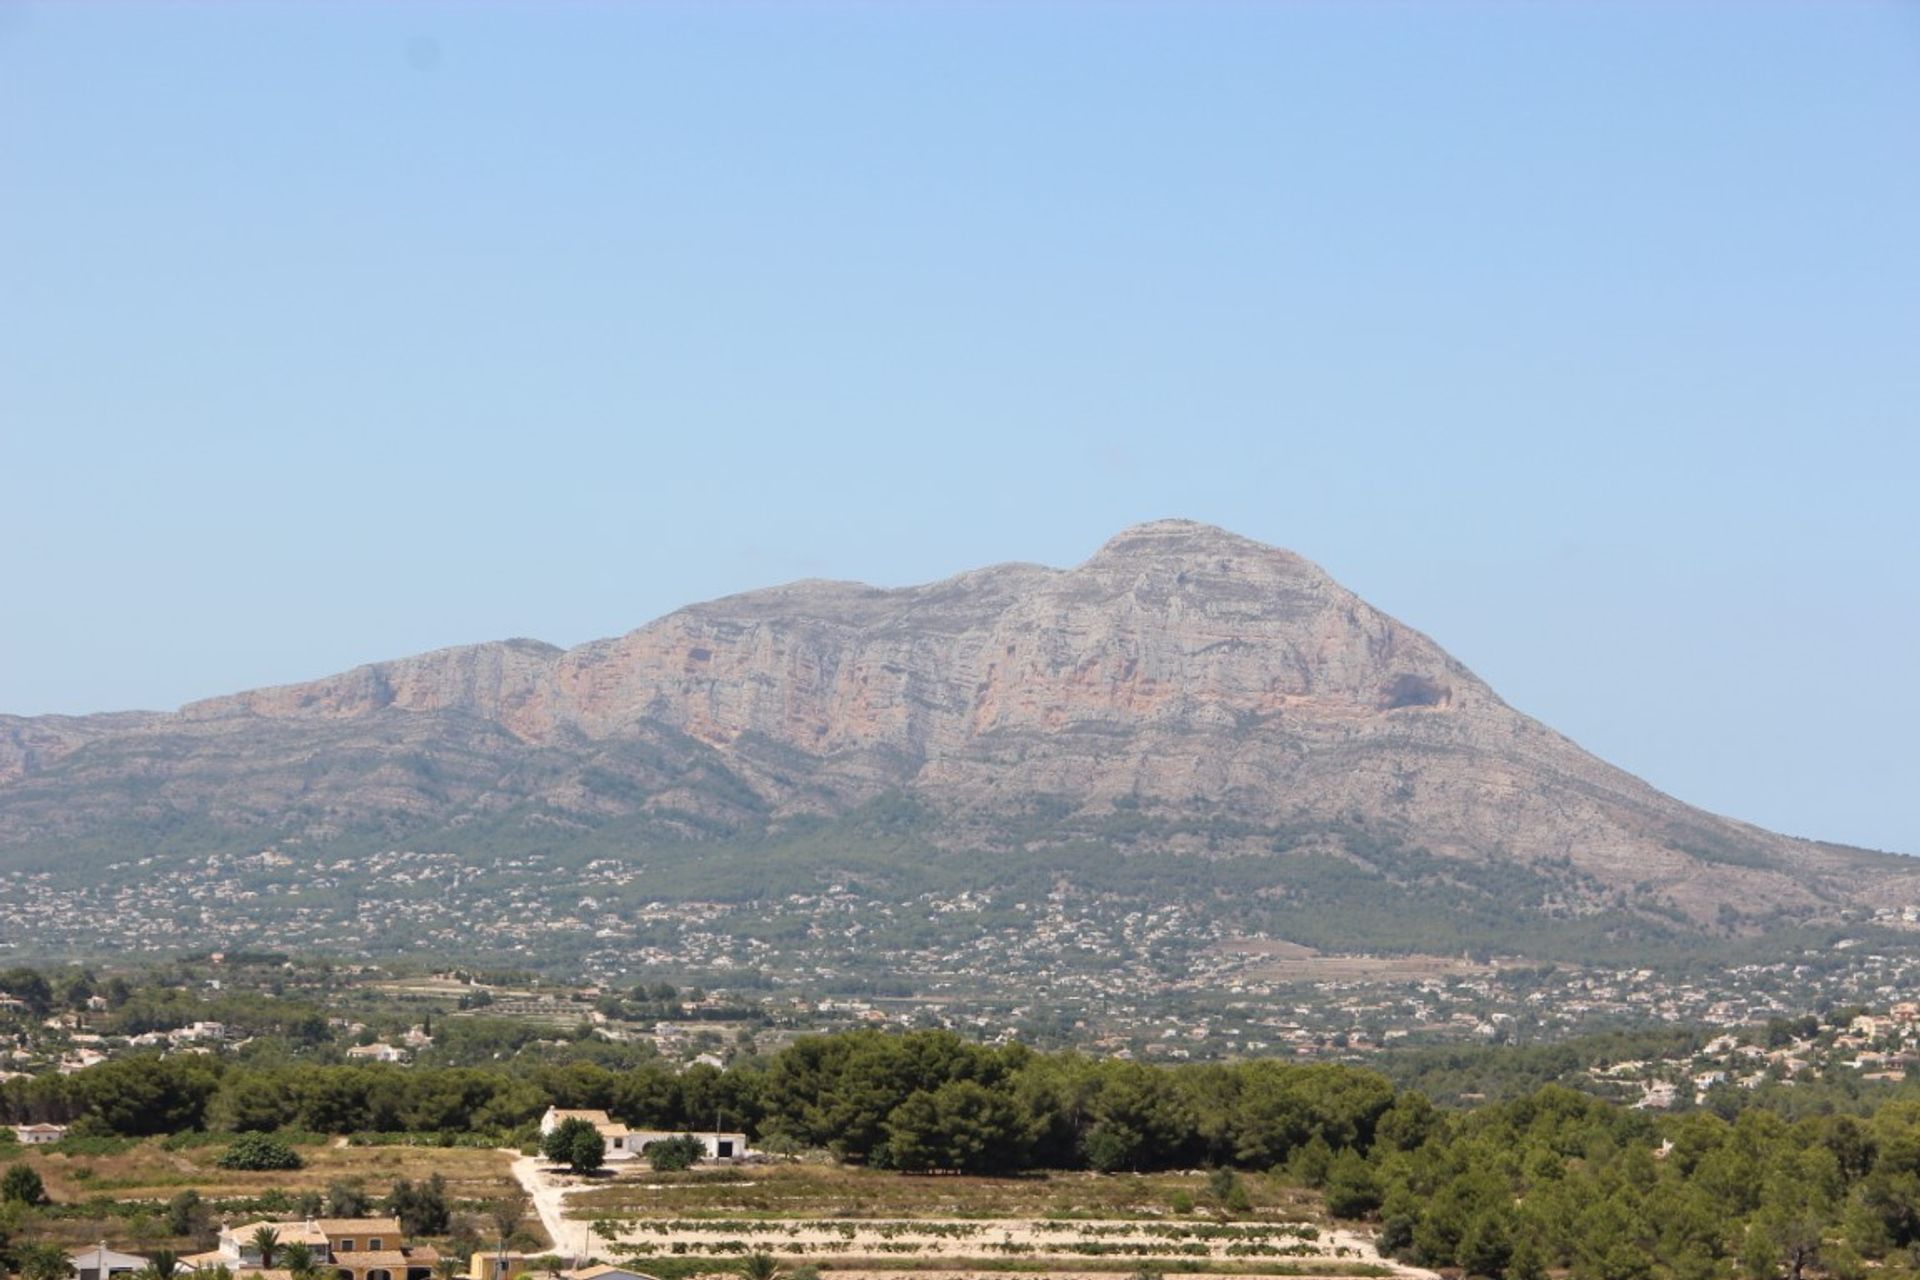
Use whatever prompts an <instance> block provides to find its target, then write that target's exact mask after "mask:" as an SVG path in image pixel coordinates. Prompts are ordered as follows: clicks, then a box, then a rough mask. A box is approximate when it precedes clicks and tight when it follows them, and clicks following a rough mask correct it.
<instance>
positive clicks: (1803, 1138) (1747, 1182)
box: [0, 1031, 1920, 1280]
mask: <svg viewBox="0 0 1920 1280" xmlns="http://www.w3.org/2000/svg"><path fill="white" fill-rule="evenodd" d="M550 1105H551V1106H559V1107H562V1108H594V1109H604V1110H607V1111H609V1112H611V1113H612V1114H613V1115H614V1116H616V1117H617V1118H619V1119H622V1120H624V1121H626V1122H628V1123H630V1124H634V1125H637V1126H645V1127H648V1128H654V1129H663V1130H669V1131H682V1130H693V1131H698V1130H703V1129H707V1128H727V1129H743V1130H746V1131H747V1132H748V1133H749V1134H751V1135H752V1136H753V1137H754V1139H755V1141H756V1142H757V1143H758V1145H760V1146H761V1147H762V1148H764V1149H768V1150H773V1151H797V1150H802V1149H807V1148H823V1149H827V1150H830V1151H832V1152H834V1153H835V1154H837V1155H838V1156H840V1157H841V1158H843V1159H846V1160H849V1161H854V1162H859V1163H864V1164H867V1165H869V1166H876V1167H882V1168H891V1169H899V1170H904V1171H910V1172H917V1171H934V1170H940V1171H959V1172H967V1173H977V1174H1006V1175H1011V1174H1019V1173H1023V1172H1027V1171H1031V1170H1037V1169H1093V1170H1102V1171H1124V1170H1154V1169H1172V1168H1194V1167H1205V1166H1211V1167H1214V1168H1216V1169H1221V1170H1240V1171H1258V1172H1262V1173H1270V1174H1273V1175H1275V1176H1279V1177H1282V1178H1285V1179H1288V1180H1290V1181H1294V1182H1298V1183H1304V1184H1306V1185H1309V1186H1313V1187H1316V1188H1319V1189H1320V1190H1321V1191H1322V1192H1323V1193H1324V1195H1325V1197H1326V1203H1327V1205H1328V1208H1329V1210H1330V1211H1331V1212H1332V1213H1333V1214H1335V1215H1336V1216H1339V1217H1343V1218H1353V1219H1366V1220H1371V1221H1373V1222H1375V1223H1377V1224H1378V1229H1379V1232H1380V1239H1381V1243H1382V1245H1383V1247H1385V1248H1386V1249H1388V1250H1389V1251H1391V1252H1393V1253H1395V1254H1397V1255H1398V1256H1400V1257H1402V1258H1404V1259H1406V1260H1408V1261H1412V1262H1417V1263H1420V1264H1423V1265H1427V1266H1432V1267H1457V1268H1460V1269H1461V1270H1463V1271H1465V1272H1467V1273H1469V1274H1471V1275H1477V1276H1487V1277H1502V1278H1505V1280H1538V1278H1539V1277H1540V1276H1542V1275H1543V1274H1544V1273H1545V1272H1546V1271H1548V1270H1549V1269H1552V1270H1564V1271H1568V1272H1570V1273H1571V1274H1572V1275H1573V1276H1574V1277H1575V1280H1728V1278H1731V1277H1734V1276H1736V1275H1738V1276H1741V1277H1747V1278H1749V1280H1778V1278H1780V1277H1785V1280H1803V1278H1804V1276H1805V1275H1806V1274H1807V1273H1808V1272H1809V1271H1810V1270H1817V1271H1818V1272H1819V1273H1821V1274H1822V1275H1827V1276H1834V1277H1840V1278H1841V1280H1849V1278H1850V1277H1854V1276H1859V1275H1863V1274H1865V1273H1866V1272H1867V1271H1869V1270H1875V1269H1877V1270H1878V1272H1879V1273H1880V1274H1888V1275H1891V1274H1899V1273H1901V1272H1909V1271H1912V1270H1914V1269H1915V1266H1916V1262H1920V1102H1916V1101H1912V1100H1906V1099H1903V1098H1900V1097H1896V1098H1895V1099H1894V1100H1892V1101H1886V1102H1882V1103H1880V1104H1879V1105H1878V1106H1877V1107H1871V1108H1863V1109H1862V1110H1863V1112H1864V1113H1863V1114H1847V1113H1844V1112H1841V1111H1838V1110H1836V1111H1834V1112H1832V1113H1827V1114H1820V1113H1817V1112H1816V1113H1814V1114H1795V1115H1791V1116H1790V1115H1786V1114H1782V1112H1781V1111H1780V1110H1778V1109H1775V1108H1774V1107H1773V1106H1771V1105H1770V1104H1769V1103H1768V1102H1767V1101H1766V1099H1765V1097H1764V1096H1756V1097H1754V1098H1753V1099H1752V1100H1751V1102H1749V1103H1747V1104H1745V1105H1743V1106H1742V1107H1739V1108H1735V1109H1732V1110H1728V1109H1725V1108H1723V1109H1722V1112H1723V1113H1716V1112H1714V1111H1700V1112H1695V1113H1690V1114H1687V1115H1682V1116H1673V1117H1656V1116H1653V1115H1649V1114H1648V1113H1646V1112H1642V1111H1635V1110H1630V1109H1627V1108H1623V1107H1620V1106H1617V1105H1614V1104H1611V1103H1608V1102H1605V1101H1602V1100H1600V1099H1597V1098H1594V1097H1591V1096H1589V1095H1587V1094H1583V1093H1579V1092H1576V1091H1574V1090H1571V1089H1567V1088H1563V1087H1559V1086H1547V1087H1545V1088H1541V1089H1538V1090H1536V1091H1534V1092H1532V1093H1529V1094H1527V1095H1525V1096H1522V1097H1519V1098H1517V1099H1514V1100H1511V1101H1506V1102H1501V1103H1498V1104H1494V1105H1486V1106H1481V1107H1479V1108H1477V1109H1474V1110H1447V1109H1441V1108H1437V1107H1435V1106H1434V1105H1432V1104H1431V1103H1430V1102H1429V1101H1428V1100H1427V1098H1426V1097H1425V1096H1424V1095H1423V1094H1421V1093H1419V1092H1415V1091H1412V1090H1406V1089H1399V1090H1396V1089H1395V1088H1394V1087H1393V1086H1392V1085H1391V1084H1390V1083H1389V1082H1388V1080H1387V1079H1386V1078H1385V1077H1383V1076H1381V1075H1378V1074H1376V1073H1374V1072H1371V1071H1367V1070H1363V1069H1359V1068H1354V1067H1347V1066H1341V1065H1334V1064H1298V1063H1290V1062H1282V1061H1275V1060H1260V1061H1250V1062H1241V1063H1232V1064H1197V1065H1190V1066H1179V1067H1156V1066H1150V1065H1146V1064H1141V1063H1135V1062H1127V1061H1116V1060H1112V1059H1094V1058H1089V1057H1085V1056H1082V1055H1077V1054H1039V1053H1035V1052H1032V1051H1030V1050H1028V1049H1025V1048H1022V1047H1020V1046H1017V1045H1016V1046H1004V1047H988V1046H982V1045H977V1044H972V1043H969V1042H967V1041H965V1040H962V1039H961V1038H959V1037H957V1036H954V1035H952V1034H949V1033H946V1032H912V1033H907V1034H885V1033H880V1032H875V1031H861V1032H852V1033H847V1034H841V1035H826V1036H811V1037H806V1038H803V1039H801V1040H800V1041H798V1042H796V1043H795V1044H793V1045H792V1046H791V1047H789V1048H787V1049H785V1050H783V1051H782V1052H780V1053H778V1054H774V1055H772V1056H769V1057H764V1058H762V1057H752V1056H749V1057H746V1058H743V1059H742V1060H740V1061H738V1062H737V1063H736V1064H735V1065H733V1066H732V1067H730V1068H728V1069H727V1070H724V1071H720V1070H713V1069H710V1068H705V1067H696V1068H693V1069H690V1070H688V1071H686V1072H683V1073H677V1074H676V1073H674V1072H672V1071H670V1070H668V1069H667V1068H665V1067H664V1066H659V1065H648V1066H644V1067H641V1068H639V1069H634V1070H625V1071H617V1070H609V1069H606V1068H603V1067H599V1066H594V1065H591V1064H584V1063H574V1064H567V1065H560V1066H555V1065H550V1064H547V1065H534V1066H530V1067H527V1068H525V1069H514V1068H512V1067H511V1066H504V1065H503V1066H502V1067H500V1068H494V1069H479V1068H415V1069H411V1070H403V1069H398V1068H392V1067H378V1066H304V1065H290V1064H281V1065H271V1066H267V1065H247V1064H244V1063H238V1062H222V1061H221V1060H218V1059H213V1058H208V1057H204V1056H180V1057H171V1058H162V1057H134V1058H126V1059H120V1060H116V1061H114V1062H112V1063H108V1064H106V1065H103V1066H101V1067H97V1068H94V1069H92V1070H89V1071H84V1072H79V1073H76V1074H74V1075H71V1076H64V1077H43V1078H36V1079H33V1080H15V1081H10V1082H8V1083H7V1084H6V1085H5V1086H4V1087H0V1112H4V1113H5V1114H6V1115H7V1118H10V1119H15V1120H25V1119H55V1120H72V1121H78V1122H80V1123H81V1124H83V1125H87V1126H91V1127H93V1128H95V1129H98V1130H101V1131H106V1132H114V1133H122V1134H134V1135H137V1134H151V1133H161V1132H175V1131H181V1130H189V1129H203V1128H204V1129H216V1130H228V1131H233V1132H236V1133H268V1132H272V1131H276V1130H308V1131H314V1132H322V1133H351V1132H357V1131H363V1130H387V1131H429V1132H436V1133H440V1134H443V1135H462V1136H468V1137H470V1136H472V1135H475V1134H486V1135H491V1136H494V1137H498V1138H500V1139H502V1140H526V1138H527V1136H528V1135H530V1133H531V1129H532V1126H533V1123H534V1122H535V1120H536V1118H537V1117H538V1116H539V1115H540V1113H541V1112H542V1111H543V1110H544V1109H545V1108H546V1107H548V1106H550ZM1801 1110H1802V1111H1804V1110H1805V1109H1804V1108H1803V1109H1801ZM587 1145H589V1144H587V1143H585V1141H584V1139H583V1137H582V1135H581V1134H580V1133H573V1134H571V1135H570V1136H569V1137H568V1140H567V1150H566V1151H564V1152H560V1151H558V1149H557V1139H556V1150H555V1151H552V1152H549V1154H550V1155H555V1157H556V1158H564V1159H568V1160H570V1161H573V1162H575V1163H579V1162H580V1160H576V1159H575V1157H576V1156H579V1157H581V1158H583V1159H584V1162H585V1164H586V1165H588V1166H591V1165H592V1164H593V1163H595V1160H594V1159H593V1154H594V1153H592V1152H587V1151H585V1150H584V1148H585V1147H586V1146H587ZM576 1147H578V1148H580V1150H578V1151H576ZM21 1190H22V1191H24V1190H25V1188H24V1187H23V1188H21Z"/></svg>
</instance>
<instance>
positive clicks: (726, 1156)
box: [540, 1107, 749, 1160]
mask: <svg viewBox="0 0 1920 1280" xmlns="http://www.w3.org/2000/svg"><path fill="white" fill-rule="evenodd" d="M569 1120H585V1121H586V1122H587V1123H588V1124H590V1125H592V1126H593V1127H594V1129H595V1130H596V1131H598V1132H599V1134H600V1139H601V1141H603V1142H605V1143H606V1144H607V1159H608V1160H631V1159H633V1158H634V1157H635V1156H637V1155H639V1154H640V1153H642V1152H643V1151H645V1150H646V1149H647V1148H648V1147H650V1146H652V1145H653V1144H654V1143H656V1142H665V1141H666V1140H667V1139H669V1138H678V1137H680V1136H681V1134H680V1133H678V1132H669V1131H668V1130H665V1129H629V1128H627V1126H625V1125H624V1124H621V1123H620V1122H619V1121H618V1120H615V1119H614V1118H613V1117H611V1116H609V1115H608V1114H607V1113H606V1112H604V1111H566V1110H562V1109H561V1108H559V1107H548V1108H547V1113H546V1114H545V1115H543V1116H541V1117H540V1132H541V1134H542V1136H544V1135H546V1134H549V1133H552V1132H553V1131H554V1130H555V1129H558V1128H559V1127H560V1126H561V1125H563V1124H565V1123H566V1122H567V1121H569ZM687 1136H689V1137H691V1138H693V1140H694V1141H696V1142H698V1143H699V1144H700V1146H701V1148H702V1149H703V1150H704V1152H705V1154H706V1158H707V1159H709V1160H735V1159H738V1158H739V1157H741V1156H744V1155H747V1154H748V1152H749V1148H748V1146H747V1135H746V1134H744V1133H693V1134H688V1135H687Z"/></svg>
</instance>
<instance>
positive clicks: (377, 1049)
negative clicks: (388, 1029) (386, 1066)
mask: <svg viewBox="0 0 1920 1280" xmlns="http://www.w3.org/2000/svg"><path fill="white" fill-rule="evenodd" d="M347 1056H348V1057H349V1058H352V1059H353V1060H354V1061H355V1062H405V1061H406V1060H407V1051H406V1050H405V1049H401V1048H396V1047H395V1046H393V1045H390V1044H381V1043H375V1044H357V1045H354V1046H353V1047H352V1048H351V1049H349V1050H347Z"/></svg>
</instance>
